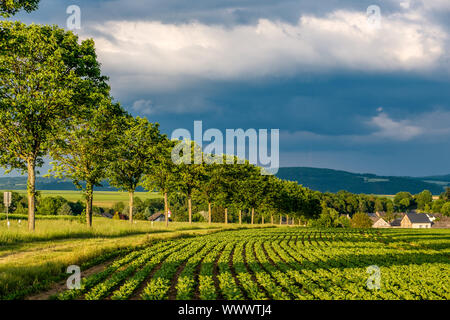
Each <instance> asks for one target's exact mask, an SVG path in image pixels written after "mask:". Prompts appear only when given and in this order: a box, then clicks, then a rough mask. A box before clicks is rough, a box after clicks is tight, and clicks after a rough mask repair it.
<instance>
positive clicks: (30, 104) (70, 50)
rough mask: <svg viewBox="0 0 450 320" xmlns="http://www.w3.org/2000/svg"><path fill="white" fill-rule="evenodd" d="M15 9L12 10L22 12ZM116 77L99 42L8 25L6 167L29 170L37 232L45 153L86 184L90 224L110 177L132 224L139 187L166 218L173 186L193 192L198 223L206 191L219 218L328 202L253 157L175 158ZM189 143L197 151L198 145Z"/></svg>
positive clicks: (2, 151)
mask: <svg viewBox="0 0 450 320" xmlns="http://www.w3.org/2000/svg"><path fill="white" fill-rule="evenodd" d="M11 8H12V9H11V10H9V11H8V13H14V12H15V10H16V9H17V7H16V6H14V7H11ZM14 8H16V9H14ZM25 8H28V7H27V6H25ZM30 8H31V7H30ZM107 80H108V79H107V77H105V76H103V75H102V74H101V70H100V64H99V63H98V61H97V56H96V53H95V48H94V42H93V41H92V40H90V39H88V40H84V41H82V42H79V40H78V37H77V36H76V35H74V34H73V33H72V32H66V31H64V30H63V29H60V28H58V27H56V26H41V25H30V26H27V25H25V24H22V23H20V22H9V21H1V22H0V139H1V140H2V146H1V148H0V165H1V166H3V167H4V168H6V169H7V170H14V169H16V170H19V171H22V172H23V173H27V176H28V181H27V197H28V224H29V229H30V230H34V228H35V211H36V189H35V179H36V174H38V173H39V172H38V169H39V167H41V166H42V165H43V163H44V158H45V157H49V158H51V159H52V162H51V164H52V169H51V171H50V174H52V175H54V176H56V177H62V178H68V179H71V180H72V181H73V182H74V184H75V185H76V186H77V187H79V188H81V189H83V191H84V194H85V211H86V223H87V225H89V226H91V225H92V202H93V196H94V188H95V187H96V186H99V185H100V183H101V181H102V180H104V179H105V178H107V179H109V181H110V183H111V184H112V185H113V186H115V187H117V188H119V189H121V190H124V191H127V192H129V195H130V200H129V218H130V221H131V222H132V221H133V207H134V204H133V201H134V192H135V190H136V187H137V186H138V185H142V186H143V187H144V188H146V189H147V190H149V191H151V190H159V191H160V192H161V193H162V194H163V195H164V199H165V212H166V221H167V211H168V200H167V198H168V195H169V193H171V192H178V193H181V194H183V195H185V196H186V198H187V202H188V211H189V222H192V196H193V194H194V192H197V193H200V194H202V195H203V196H204V197H205V199H206V201H207V202H208V206H209V212H210V216H211V207H212V206H214V205H220V206H222V207H225V208H228V207H230V206H236V207H239V208H241V210H246V209H247V210H251V212H252V222H253V220H254V215H255V210H260V211H261V212H262V211H264V212H272V213H273V212H275V210H282V211H283V212H287V213H292V214H297V215H298V214H300V213H301V214H303V215H310V216H313V215H314V214H315V213H317V208H320V203H319V201H318V199H316V198H315V197H314V193H313V192H311V191H310V190H307V189H305V188H302V187H301V186H298V185H297V183H293V182H282V181H281V180H278V179H276V178H274V177H269V176H263V175H261V172H260V168H258V167H256V166H253V165H250V164H249V163H248V162H246V163H245V164H242V165H236V163H237V159H235V161H234V164H227V165H219V164H206V163H205V162H204V161H202V162H200V164H188V163H185V162H180V163H174V161H173V159H172V157H171V155H172V149H173V148H174V147H175V144H176V142H174V141H170V140H169V139H168V138H167V137H166V136H165V135H162V134H161V133H160V132H159V126H158V124H153V123H150V122H149V121H148V120H147V119H145V118H139V117H136V118H135V117H132V116H131V115H129V114H128V113H127V112H125V110H124V109H123V108H122V107H121V106H120V104H118V103H115V102H114V101H113V98H112V97H111V95H110V87H109V85H108V82H107ZM189 147H190V148H191V149H192V153H194V152H193V150H194V149H195V148H196V146H195V145H194V144H192V146H189ZM190 151H191V150H188V152H187V154H182V155H181V158H183V157H186V156H188V155H190V154H189V153H190ZM195 154H197V155H198V152H197V153H195ZM202 155H203V154H202V153H201V152H200V156H202ZM205 157H210V155H205ZM225 212H226V210H225ZM225 214H226V213H225ZM208 220H209V221H211V218H209V219H208ZM225 221H227V219H225Z"/></svg>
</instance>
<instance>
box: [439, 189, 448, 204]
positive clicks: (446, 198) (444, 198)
mask: <svg viewBox="0 0 450 320" xmlns="http://www.w3.org/2000/svg"><path fill="white" fill-rule="evenodd" d="M440 198H441V199H443V200H445V201H450V187H446V188H445V192H443V193H442V194H441V196H440Z"/></svg>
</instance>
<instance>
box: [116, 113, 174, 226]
mask: <svg viewBox="0 0 450 320" xmlns="http://www.w3.org/2000/svg"><path fill="white" fill-rule="evenodd" d="M116 139H117V141H116V143H115V144H114V148H113V149H112V150H111V152H112V159H111V163H110V164H109V168H108V173H107V176H108V178H109V180H110V183H111V185H113V186H115V187H117V188H119V189H120V190H123V191H127V192H128V193H129V195H130V200H129V206H128V208H129V219H130V222H133V205H134V192H135V190H136V188H137V186H138V185H139V184H140V183H141V181H142V178H143V176H144V174H146V173H149V172H150V171H151V170H152V169H153V168H154V166H155V163H156V162H157V159H158V153H159V149H160V148H159V146H160V144H161V141H162V140H163V139H167V138H166V137H165V136H163V135H161V134H160V132H159V124H157V123H156V124H152V123H150V122H149V121H148V120H147V119H146V118H140V117H137V118H133V117H126V119H125V120H124V123H123V127H122V128H121V129H120V130H119V132H118V133H117V136H116Z"/></svg>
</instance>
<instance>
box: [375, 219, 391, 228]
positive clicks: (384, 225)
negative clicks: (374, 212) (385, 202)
mask: <svg viewBox="0 0 450 320" xmlns="http://www.w3.org/2000/svg"><path fill="white" fill-rule="evenodd" d="M390 227H391V225H390V224H389V223H387V222H386V220H384V219H383V218H379V219H378V220H377V221H375V223H374V224H373V225H372V228H390Z"/></svg>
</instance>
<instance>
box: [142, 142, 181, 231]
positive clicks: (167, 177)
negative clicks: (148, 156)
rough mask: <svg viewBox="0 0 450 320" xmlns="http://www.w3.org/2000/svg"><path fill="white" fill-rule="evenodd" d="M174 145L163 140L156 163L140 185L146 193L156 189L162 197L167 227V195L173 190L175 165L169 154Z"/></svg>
mask: <svg viewBox="0 0 450 320" xmlns="http://www.w3.org/2000/svg"><path fill="white" fill-rule="evenodd" d="M174 145H175V142H174V141H170V140H168V139H165V140H163V141H162V142H161V144H160V146H159V147H160V148H159V153H158V161H157V162H156V164H155V165H154V167H153V170H152V171H151V172H150V173H147V174H146V175H145V176H144V178H143V179H142V182H141V185H142V186H143V187H144V188H145V189H147V190H148V191H153V190H155V189H157V190H158V191H159V192H161V193H162V194H163V195H164V214H165V217H166V226H168V225H169V215H168V211H169V205H168V193H169V191H170V190H171V189H173V188H174V185H175V181H176V165H175V164H174V163H173V161H172V157H171V153H172V149H173V147H174Z"/></svg>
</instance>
